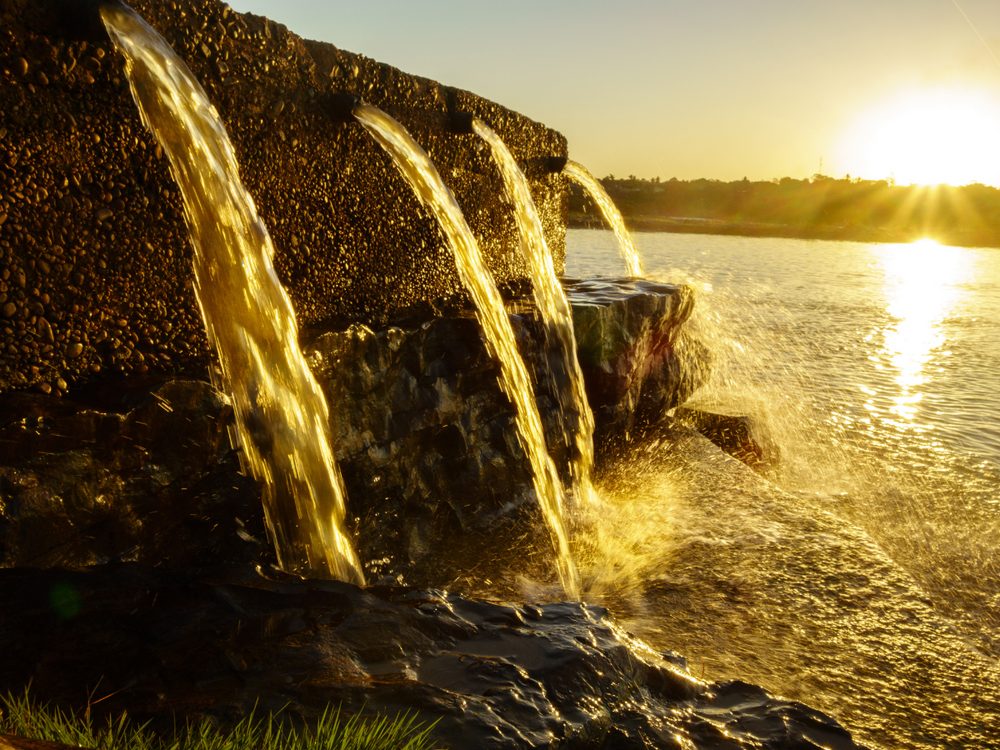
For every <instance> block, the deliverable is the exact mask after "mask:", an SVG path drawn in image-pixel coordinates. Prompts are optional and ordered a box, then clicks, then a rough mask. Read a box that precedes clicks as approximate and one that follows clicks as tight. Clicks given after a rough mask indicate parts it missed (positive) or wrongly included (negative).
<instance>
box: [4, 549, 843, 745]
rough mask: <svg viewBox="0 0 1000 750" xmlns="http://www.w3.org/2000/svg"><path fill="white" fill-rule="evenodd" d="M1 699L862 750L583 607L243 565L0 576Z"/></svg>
mask: <svg viewBox="0 0 1000 750" xmlns="http://www.w3.org/2000/svg"><path fill="white" fill-rule="evenodd" d="M0 600H2V601H3V602H4V606H5V617H4V625H3V628H2V629H0V648H2V649H3V651H4V653H5V654H7V656H6V657H5V658H4V659H3V660H2V662H0V690H14V691H15V692H17V691H20V690H21V689H23V686H24V685H25V684H27V683H28V682H29V681H31V684H32V690H33V692H34V693H35V695H36V696H37V697H38V698H40V699H42V700H52V701H56V702H58V703H59V704H60V705H63V706H75V707H77V708H81V707H83V706H84V705H85V704H86V700H87V695H88V694H90V692H91V691H94V690H96V691H97V692H96V693H95V695H99V696H100V697H101V698H105V696H107V697H106V699H104V700H102V701H101V702H100V703H98V704H96V705H95V706H94V711H95V713H98V714H104V713H107V714H112V715H114V714H116V713H119V712H121V711H123V710H127V711H128V712H129V713H130V714H131V715H132V716H133V717H135V718H138V719H143V720H145V719H149V720H151V721H152V725H151V726H152V727H153V728H154V729H169V728H170V727H172V726H173V722H174V721H175V717H178V716H179V717H190V718H200V717H210V718H212V719H215V720H217V721H219V722H220V723H229V722H234V721H236V720H238V719H240V718H242V717H244V716H246V715H247V714H248V713H249V712H250V711H251V710H253V709H254V707H255V706H256V707H257V710H258V712H259V711H278V710H281V709H285V711H286V713H288V714H290V715H292V716H298V717H302V718H304V719H306V720H307V721H308V720H309V719H315V718H316V717H317V716H318V714H319V713H321V712H322V711H323V709H324V708H326V706H327V705H330V704H332V705H340V706H342V707H343V709H345V710H347V711H350V712H355V711H364V712H366V713H383V714H389V715H395V714H396V713H397V712H399V711H407V710H411V711H412V710H417V711H418V712H419V717H420V718H421V719H422V720H423V721H438V724H437V725H436V727H435V729H434V737H435V739H436V740H437V741H438V742H440V743H441V744H442V745H444V746H446V747H451V748H464V747H476V748H486V749H491V748H497V749H499V748H557V747H562V748H581V749H583V748H594V749H595V750H596V749H597V748H605V749H607V748H637V749H638V748H649V747H691V746H692V744H693V745H694V746H695V747H706V748H708V747H712V748H742V747H747V748H751V747H752V748H759V747H768V748H807V747H826V748H837V749H838V750H840V749H841V748H852V747H856V745H855V744H854V743H853V742H852V741H851V739H850V735H849V734H848V733H847V732H846V731H845V730H844V729H843V728H842V727H840V726H839V725H838V724H837V723H836V722H835V721H833V720H832V719H830V718H829V717H826V716H823V715H822V714H819V713H818V712H815V711H812V710H810V709H808V708H806V707H805V706H802V705H800V704H795V703H789V702H787V701H782V700H780V699H777V698H775V697H773V696H771V695H769V694H768V693H766V692H765V691H763V690H762V689H760V688H757V687H754V686H752V685H746V684H744V683H740V682H728V683H721V684H706V683H701V682H699V681H698V680H696V679H694V678H693V677H691V676H690V675H689V674H688V673H687V672H686V671H685V670H684V669H683V667H682V666H679V665H678V661H679V659H678V657H676V656H675V655H673V654H665V655H661V654H657V653H655V652H653V651H651V650H649V649H648V648H647V647H645V646H644V645H643V644H642V643H640V642H638V641H636V640H634V639H633V638H631V637H630V636H629V635H628V634H627V633H624V632H623V631H621V630H620V629H619V628H617V627H616V626H615V625H614V624H613V623H612V622H611V621H610V620H609V619H608V616H607V613H606V611H604V610H602V609H600V608H598V607H592V606H588V605H584V604H574V603H557V604H547V605H542V606H531V605H507V604H495V603H489V602H482V601H475V600H471V599H466V598H463V597H461V596H458V595H455V594H449V593H447V592H442V591H437V590H416V589H403V588H379V587H374V588H369V589H368V590H362V589H359V588H357V587H355V586H352V585H350V584H345V583H340V582H332V581H303V580H300V579H292V578H290V577H287V576H284V575H282V574H279V573H276V572H274V571H271V572H268V571H267V570H263V571H261V572H258V571H257V570H255V569H254V568H253V567H248V566H220V567H217V568H213V569H207V570H202V571H200V572H197V573H180V572H177V571H171V570H165V569H155V568H149V567H146V566H142V565H138V564H135V563H122V564H117V565H108V566H102V567H99V568H92V569H85V570H64V569H51V570H28V569H16V570H0Z"/></svg>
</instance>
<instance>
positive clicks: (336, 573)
mask: <svg viewBox="0 0 1000 750" xmlns="http://www.w3.org/2000/svg"><path fill="white" fill-rule="evenodd" d="M101 14H102V17H103V19H104V22H105V25H106V26H107V29H108V32H109V33H110V35H111V38H112V39H113V40H114V42H115V45H116V46H117V47H118V49H119V50H120V51H121V53H122V54H123V55H124V57H125V60H126V72H127V74H128V79H129V83H130V84H131V87H132V93H133V95H134V97H135V101H136V103H137V104H138V106H139V111H140V112H141V114H142V119H143V122H145V124H146V126H147V127H148V128H149V129H150V131H152V133H153V134H154V136H155V137H156V139H157V141H158V142H159V143H160V145H161V146H162V147H163V150H164V151H165V152H166V153H167V156H168V157H169V159H170V164H171V167H172V169H173V174H174V177H175V178H176V180H177V183H178V184H179V185H180V188H181V194H182V196H183V198H184V208H185V212H186V216H187V222H188V227H189V230H190V234H191V241H192V244H193V245H194V251H195V252H194V272H195V291H196V294H197V297H198V303H199V305H200V306H201V311H202V316H203V317H204V319H205V327H206V329H207V331H208V337H209V341H210V342H211V343H212V346H213V347H214V349H215V351H216V353H217V354H218V356H219V362H220V364H221V368H222V383H221V385H222V387H223V389H224V390H225V391H226V392H227V393H228V394H230V395H231V397H232V399H233V406H234V409H235V412H236V422H237V426H238V432H239V441H240V444H241V446H242V449H243V453H244V456H245V457H246V461H247V463H248V464H249V466H250V469H251V471H252V472H253V474H254V476H255V477H256V478H257V479H258V480H260V481H261V482H262V483H263V484H264V487H265V503H264V509H265V515H266V518H267V523H268V527H269V530H270V533H271V534H272V536H273V538H274V542H275V548H276V550H277V554H278V560H279V562H280V564H281V566H282V567H283V568H284V569H285V570H288V571H292V572H297V573H301V574H309V575H312V576H320V577H323V576H327V577H332V578H338V579H342V580H348V581H356V582H358V583H362V582H363V576H362V572H361V567H360V564H359V562H358V559H357V556H356V555H355V553H354V550H353V549H352V547H351V544H350V541H349V540H348V538H347V535H346V534H345V532H344V524H343V521H344V513H345V507H344V492H343V483H342V479H341V477H340V472H339V470H338V468H337V463H336V460H335V459H334V456H333V453H332V451H331V448H330V441H329V438H328V434H327V433H328V427H327V418H328V411H327V404H326V401H325V399H324V397H323V394H322V392H321V391H320V388H319V385H318V384H317V382H316V380H315V379H314V378H313V375H312V373H311V371H310V370H309V367H308V365H307V364H306V361H305V359H304V358H303V356H302V352H301V351H300V349H299V345H298V331H297V325H296V322H295V313H294V311H293V309H292V305H291V301H290V300H289V298H288V295H287V294H286V293H285V290H284V289H283V288H282V286H281V284H280V282H279V281H278V278H277V276H276V275H275V272H274V267H273V265H272V256H273V254H274V248H273V246H272V244H271V239H270V237H269V235H268V233H267V229H266V228H265V227H264V224H263V223H262V222H261V220H260V219H259V218H258V216H257V212H256V209H255V207H254V203H253V199H252V198H251V197H250V195H249V193H247V191H246V189H245V188H244V187H243V184H242V183H241V181H240V179H239V170H238V167H237V164H236V157H235V154H234V152H233V148H232V145H231V144H230V142H229V138H228V136H227V135H226V131H225V128H224V127H223V125H222V123H221V121H220V120H219V117H218V114H217V113H216V111H215V108H214V107H213V106H212V104H211V102H210V101H209V100H208V97H207V96H206V94H205V91H204V89H202V87H201V86H200V85H199V84H198V82H197V80H196V79H195V78H194V76H193V75H192V74H191V72H190V71H189V70H188V68H187V66H186V65H185V64H184V62H183V61H182V60H181V59H180V58H179V57H178V56H177V55H176V53H174V51H173V50H172V49H171V48H170V45H168V44H167V43H166V42H165V41H164V40H163V39H162V38H161V37H160V36H159V34H157V33H156V32H155V31H154V30H153V29H152V28H150V27H149V26H148V25H147V24H146V23H145V22H144V21H143V20H142V19H141V18H140V17H139V16H138V15H137V14H136V13H135V12H134V11H132V10H131V9H130V8H127V7H125V6H121V5H108V6H106V7H105V8H103V9H102V11H101Z"/></svg>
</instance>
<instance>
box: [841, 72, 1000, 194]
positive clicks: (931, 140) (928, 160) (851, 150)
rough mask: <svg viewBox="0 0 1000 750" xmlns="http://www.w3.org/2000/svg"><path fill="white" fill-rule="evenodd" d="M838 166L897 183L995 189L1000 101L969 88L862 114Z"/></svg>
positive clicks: (925, 94) (898, 100)
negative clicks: (975, 186) (973, 184)
mask: <svg viewBox="0 0 1000 750" xmlns="http://www.w3.org/2000/svg"><path fill="white" fill-rule="evenodd" d="M841 152H842V153H841V159H842V163H843V164H845V165H851V168H850V170H849V171H851V172H852V173H855V174H858V175H861V176H863V177H865V178H869V179H886V178H890V177H891V178H893V179H895V181H896V183H897V184H900V185H909V184H920V185H938V184H947V185H968V184H971V183H974V182H980V183H983V184H985V185H1000V99H998V98H997V97H996V96H995V95H992V94H988V93H986V92H984V91H977V90H972V89H935V90H918V91H910V92H907V93H904V94H901V95H899V96H897V97H895V98H893V99H890V100H888V101H886V102H884V103H882V104H880V105H878V106H876V107H875V108H873V109H871V110H869V111H868V112H867V113H865V114H864V115H863V116H861V117H860V118H859V119H858V120H857V122H856V123H855V124H854V126H853V127H852V128H851V130H850V132H849V133H848V135H847V136H846V138H845V140H844V143H843V146H842V149H841Z"/></svg>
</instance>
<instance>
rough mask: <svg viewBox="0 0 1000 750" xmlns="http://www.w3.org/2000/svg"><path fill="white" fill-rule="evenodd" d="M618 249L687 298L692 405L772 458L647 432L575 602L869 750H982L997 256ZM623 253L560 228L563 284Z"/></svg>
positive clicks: (999, 701)
mask: <svg viewBox="0 0 1000 750" xmlns="http://www.w3.org/2000/svg"><path fill="white" fill-rule="evenodd" d="M635 240H636V246H637V249H638V250H639V252H640V254H641V255H642V257H643V261H644V265H645V267H646V269H647V271H646V276H647V278H653V279H657V280H660V281H669V282H675V283H676V282H687V283H690V284H692V285H693V286H695V287H696V288H697V289H698V291H699V295H698V301H697V312H696V315H695V317H694V318H693V319H692V323H691V325H692V326H693V327H695V328H696V329H697V330H698V332H699V334H700V336H701V337H702V339H703V340H704V341H705V342H706V343H707V344H708V345H709V347H710V349H711V350H712V354H713V358H714V364H713V367H714V371H715V374H714V376H713V381H712V383H711V384H710V386H709V387H708V388H706V389H704V390H703V391H702V392H700V393H699V394H697V396H696V399H695V402H696V404H695V405H699V404H700V405H702V406H707V407H712V408H719V409H724V410H726V411H729V412H733V413H740V414H745V415H747V416H750V417H751V418H752V419H753V420H754V422H755V423H756V424H757V425H758V426H759V428H760V430H761V434H763V435H767V436H768V439H769V441H770V443H771V449H772V451H774V453H775V454H776V455H778V456H779V457H780V458H779V460H778V462H777V463H776V465H775V466H774V467H773V468H772V469H770V470H769V472H768V473H767V474H766V475H765V476H764V477H758V476H757V475H754V474H752V473H751V472H748V471H746V470H744V468H743V467H742V466H740V465H736V464H735V463H734V461H733V460H732V459H729V458H728V457H727V456H724V455H723V454H721V453H720V452H718V451H716V450H714V449H713V448H712V447H711V446H706V445H705V444H704V442H703V441H700V440H698V439H695V438H691V437H689V436H687V435H686V434H685V433H683V432H675V433H672V434H668V435H650V436H648V438H647V440H646V442H645V443H643V444H640V445H639V446H638V447H637V448H636V450H635V453H634V455H633V456H632V457H631V459H630V460H629V461H626V462H623V463H622V464H621V465H619V466H617V467H615V469H614V470H612V471H611V472H609V476H607V477H605V480H604V496H605V502H607V503H608V504H609V505H613V506H614V510H615V512H614V513H606V514H604V517H605V518H606V519H612V520H610V521H606V522H605V523H604V526H603V528H602V529H601V530H600V534H599V535H600V537H601V539H600V540H599V543H595V544H594V545H592V546H593V548H594V549H595V550H597V551H596V552H594V553H593V554H592V558H591V559H590V560H589V562H588V565H589V568H588V569H587V571H586V573H585V576H586V577H587V579H588V580H587V585H588V587H589V591H590V596H591V598H601V599H602V600H603V601H604V602H605V603H606V604H607V605H608V606H610V607H611V608H612V609H613V610H615V611H616V613H617V614H618V616H619V617H620V618H622V619H624V620H626V621H627V622H628V623H629V626H630V627H631V629H632V630H634V631H635V632H636V633H637V634H639V635H641V636H642V637H644V638H646V639H647V640H648V641H650V642H651V643H652V644H653V645H654V646H656V647H659V648H661V649H672V650H675V651H679V652H680V653H682V654H685V655H686V656H688V657H689V659H690V665H691V670H692V671H693V672H694V673H695V674H696V675H699V676H700V675H701V674H704V676H705V677H706V678H707V679H713V680H718V679H736V678H739V679H744V680H747V681H749V682H756V683H759V684H762V685H764V686H765V687H767V688H768V689H770V690H771V691H773V692H775V693H778V694H781V695H783V696H785V697H788V698H792V699H798V700H802V701H804V702H807V703H809V704H811V705H813V706H815V707H817V708H820V709H822V710H824V711H826V712H828V713H830V714H832V715H834V716H836V717H837V718H839V719H840V720H841V721H843V722H844V723H845V724H846V725H847V726H848V727H849V728H851V729H852V730H853V731H855V732H856V733H857V735H858V737H859V738H860V739H862V740H864V741H866V742H869V743H871V744H873V745H877V746H882V747H886V748H891V747H907V748H939V747H996V746H1000V687H998V686H1000V668H998V663H997V659H998V656H1000V636H998V625H1000V563H998V558H997V550H998V549H1000V508H998V502H1000V388H998V386H1000V375H998V373H1000V250H994V249H968V248H951V247H941V246H937V245H934V244H931V243H927V244H921V243H917V244H915V245H867V244H860V243H841V242H821V241H798V240H784V239H758V238H741V237H714V236H707V235H676V234H638V235H636V236H635ZM620 263H621V260H620V258H619V256H618V249H617V245H616V242H615V238H614V236H613V235H612V234H611V233H610V232H603V231H596V230H571V231H570V232H569V233H568V236H567V275H568V276H571V277H578V278H580V277H582V278H590V277H601V276H606V277H611V276H618V275H620V273H621V271H620ZM664 438H668V440H664ZM665 446H670V447H669V448H666V447H665ZM602 592H605V593H603V594H602Z"/></svg>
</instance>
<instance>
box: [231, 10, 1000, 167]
mask: <svg viewBox="0 0 1000 750" xmlns="http://www.w3.org/2000/svg"><path fill="white" fill-rule="evenodd" d="M231 5H232V7H233V8H234V9H235V10H238V11H241V12H251V13H256V14H258V15H265V16H267V17H269V18H271V19H272V20H275V21H277V22H279V23H283V24H285V25H286V26H288V27H289V29H291V30H292V31H293V32H295V33H297V34H299V35H300V36H304V37H306V38H311V39H318V40H321V41H325V42H330V43H331V44H334V45H335V46H337V47H340V48H342V49H345V50H349V51H351V52H357V53H361V54H364V55H366V56H368V57H371V58H374V59H376V60H378V61H380V62H384V63H388V64H389V65H393V66H395V67H397V68H400V69H402V70H404V71H406V72H408V73H413V74H416V75H421V76H425V77H428V78H432V79H435V80H438V81H440V82H441V83H444V84H447V85H450V86H457V87H460V88H464V89H468V90H470V91H473V92H475V93H477V94H479V95H481V96H485V97H487V98H489V99H492V100H494V101H496V102H498V103H500V104H503V105H504V106H506V107H509V108H510V109H513V110H516V111H518V112H520V113H522V114H524V115H526V116H528V117H530V118H532V119H534V120H537V121H539V122H542V123H544V124H545V125H547V126H549V127H551V128H553V129H555V130H558V131H559V132H561V133H562V134H563V135H565V136H566V138H567V139H568V141H569V151H570V158H572V159H574V160H576V161H578V162H580V163H582V164H583V165H584V166H586V167H587V168H588V169H589V170H590V171H591V172H592V173H594V174H595V175H596V176H598V177H604V176H606V175H609V174H613V175H615V176H618V177H626V176H629V175H636V176H638V177H642V178H653V177H659V178H660V179H664V180H666V179H670V178H671V177H676V178H678V179H696V178H702V177H704V178H710V179H719V180H737V179H742V178H743V177H748V178H749V179H751V180H762V179H763V180H767V179H774V178H780V177H785V176H788V177H793V178H796V179H802V178H805V177H809V176H811V175H813V174H814V173H817V172H822V173H823V174H826V175H830V176H832V177H837V178H840V177H844V176H845V175H847V174H850V175H852V176H854V177H864V178H869V179H884V178H892V179H895V180H896V181H897V182H899V183H901V184H907V183H909V182H950V183H951V184H966V183H968V182H983V183H986V184H997V185H1000V2H997V0H837V2H813V1H811V0H615V1H614V2H612V1H611V0H573V1H572V2H571V1H570V0H505V2H502V3H499V2H498V3H489V2H481V1H480V0H462V1H459V0H364V1H363V2H361V1H359V0H355V1H352V2H339V1H336V0H231Z"/></svg>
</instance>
